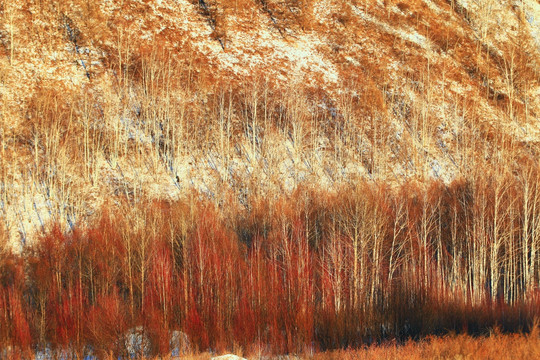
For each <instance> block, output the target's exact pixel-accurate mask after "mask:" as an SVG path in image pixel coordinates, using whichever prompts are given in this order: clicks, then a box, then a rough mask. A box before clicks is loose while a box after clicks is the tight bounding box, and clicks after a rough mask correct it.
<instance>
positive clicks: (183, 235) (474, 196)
mask: <svg viewBox="0 0 540 360" xmlns="http://www.w3.org/2000/svg"><path fill="white" fill-rule="evenodd" d="M529 175H530V174H529ZM531 176H532V175H531ZM482 179H483V180H481V179H479V180H474V181H470V182H465V181H462V182H455V183H453V184H451V185H449V186H446V185H444V184H442V183H439V182H433V183H432V184H431V185H430V186H429V187H428V188H427V189H426V188H424V187H418V186H415V185H414V184H406V185H403V186H401V187H400V188H397V189H395V188H390V187H388V186H386V185H384V184H374V183H360V184H358V185H357V186H355V187H354V188H347V189H344V190H343V191H340V192H336V193H327V192H324V191H315V190H311V189H303V190H299V191H297V192H296V193H295V194H293V195H291V196H290V197H287V198H281V199H277V200H268V199H252V200H251V202H250V203H248V204H246V207H245V208H236V207H233V206H232V205H228V204H213V203H212V202H211V201H210V200H198V199H193V198H192V199H186V200H184V201H178V202H174V203H170V202H156V201H153V202H147V203H143V204H133V203H128V202H125V203H121V204H114V205H113V204H109V205H106V206H104V208H103V209H102V213H101V216H100V219H99V221H98V222H96V223H94V224H93V226H91V227H90V228H88V229H80V230H77V229H76V230H74V231H72V232H70V233H63V232H61V231H60V230H59V228H58V227H53V228H52V229H51V230H50V231H48V232H47V233H46V234H44V235H43V236H42V237H41V238H40V240H39V241H37V242H36V243H35V244H33V245H31V246H27V247H26V248H25V249H24V250H23V252H22V253H20V254H15V253H6V255H5V256H3V257H2V260H1V262H0V347H1V348H4V349H11V350H10V351H12V352H13V353H14V354H15V353H20V354H24V353H25V352H28V351H34V350H35V349H37V348H40V347H44V346H48V347H52V348H53V349H54V348H59V349H71V350H72V351H74V352H75V353H79V354H84V353H87V352H88V351H89V349H92V352H93V353H94V354H98V355H99V354H101V355H103V356H105V355H107V354H111V353H112V354H116V355H122V354H126V352H127V351H128V349H127V348H126V342H125V335H126V334H127V333H128V331H129V329H133V328H138V329H142V331H143V333H144V334H145V336H146V337H147V338H148V339H149V342H150V347H149V351H150V353H151V354H167V353H169V351H170V343H169V339H170V337H171V334H172V333H173V331H175V330H178V331H182V332H183V333H184V334H185V335H186V338H187V339H189V344H187V345H186V346H187V348H189V350H190V351H206V350H209V349H210V350H213V351H218V352H219V351H226V350H231V349H243V350H242V351H243V352H244V353H247V354H257V353H259V354H260V353H265V354H271V353H309V352H311V351H325V350H329V349H346V348H356V347H360V346H363V345H365V344H373V343H378V342H381V341H384V340H388V339H395V340H396V341H398V342H401V341H403V340H406V339H409V338H413V339H419V338H421V337H423V336H427V335H442V334H445V333H448V332H457V333H461V332H466V333H469V334H484V333H485V332H486V331H488V329H490V328H494V327H499V328H500V329H501V330H502V331H503V332H519V331H529V329H530V327H531V326H532V324H533V321H534V319H535V317H537V316H538V315H539V309H540V292H539V288H538V284H539V281H540V277H539V270H540V269H539V256H538V251H539V250H540V249H539V239H540V234H538V232H537V229H538V226H539V224H540V214H538V211H537V210H536V209H537V208H536V205H537V204H538V205H540V194H539V193H538V191H537V187H538V185H540V182H538V177H536V176H533V177H529V178H527V179H528V180H527V181H529V182H528V185H527V186H529V188H528V189H529V190H528V191H527V192H524V191H522V189H523V179H522V180H521V182H518V181H517V180H513V179H514V178H512V177H508V178H501V177H491V178H490V177H489V176H488V177H483V178H482ZM485 179H487V180H485Z"/></svg>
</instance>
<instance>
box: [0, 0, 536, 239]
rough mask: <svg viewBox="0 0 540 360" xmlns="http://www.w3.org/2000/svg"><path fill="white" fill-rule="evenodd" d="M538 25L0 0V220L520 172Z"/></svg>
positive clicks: (376, 7)
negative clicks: (193, 195) (119, 199)
mask: <svg viewBox="0 0 540 360" xmlns="http://www.w3.org/2000/svg"><path fill="white" fill-rule="evenodd" d="M539 31H540V5H539V4H538V2H536V1H521V2H519V1H503V2H500V1H490V0H486V1H416V0H415V1H408V2H399V1H370V0H365V1H342V0H323V1H309V0H304V1H300V0H283V1H273V0H259V1H256V0H235V1H232V0H228V1H225V0H219V1H218V0H206V1H205V2H199V1H195V0H193V1H187V0H168V1H167V0H162V1H142V0H139V1H122V2H115V1H95V2H83V1H79V0H70V1H65V2H62V3H57V2H54V1H39V2H36V1H18V0H7V1H4V2H3V5H1V8H0V40H1V46H0V104H1V112H0V139H1V145H2V147H1V164H0V166H1V177H0V179H1V180H0V184H1V187H0V199H1V200H0V204H2V206H1V208H2V211H1V216H0V218H1V219H2V222H4V225H5V228H6V229H7V230H8V232H9V234H10V238H11V239H13V240H14V241H17V240H18V239H20V238H22V239H23V240H24V239H26V238H32V236H33V235H32V234H34V233H35V232H36V231H39V230H40V229H42V228H43V227H46V226H47V224H48V223H50V221H51V220H54V221H57V222H60V223H62V224H64V226H68V225H69V224H71V225H73V224H75V223H77V224H79V223H81V224H84V223H85V222H86V221H88V220H89V219H91V218H92V214H94V212H95V210H96V209H98V208H99V207H100V206H101V204H102V203H103V201H104V199H109V198H111V197H115V196H128V197H131V198H133V199H137V198H150V199H151V198H158V199H178V198H179V197H181V196H182V195H183V194H186V193H189V192H190V191H191V190H192V189H195V190H196V191H197V192H200V193H202V194H206V196H209V197H210V198H212V199H213V200H214V201H215V202H216V203H219V202H220V201H223V200H224V199H225V198H236V199H237V200H238V201H240V202H242V201H243V198H245V197H246V196H254V195H267V194H274V195H276V194H277V195H279V194H288V193H291V191H293V190H294V189H295V188H297V187H298V186H300V185H313V186H315V187H323V188H326V189H332V188H334V187H336V186H340V185H342V184H343V183H354V182H355V181H356V180H355V179H357V178H367V179H375V180H376V179H382V180H384V181H386V182H389V183H402V182H404V181H406V180H407V179H414V180H418V181H423V179H426V178H435V179H441V180H442V181H444V182H445V183H450V182H451V181H452V180H454V179H456V178H463V177H465V178H467V177H474V176H476V175H475V174H477V173H484V172H486V171H488V172H489V171H494V172H500V171H501V170H499V168H501V167H502V168H503V170H502V171H508V172H512V170H513V169H514V168H516V167H520V166H521V165H520V164H521V162H522V161H533V162H536V158H537V151H538V141H539V139H540V133H539V130H540V123H539V122H538V114H539V111H540V87H539V76H540V75H539V74H540V72H539V69H540V68H539V63H540V56H539V51H540V35H539ZM524 159H528V160H524ZM176 180H178V181H176ZM226 193H227V195H225V194H226ZM231 194H232V195H231ZM244 200H245V199H244Z"/></svg>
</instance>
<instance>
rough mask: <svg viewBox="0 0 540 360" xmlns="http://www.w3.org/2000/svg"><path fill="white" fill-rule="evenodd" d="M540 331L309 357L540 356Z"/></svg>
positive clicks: (330, 359) (376, 359)
mask: <svg viewBox="0 0 540 360" xmlns="http://www.w3.org/2000/svg"><path fill="white" fill-rule="evenodd" d="M539 357H540V338H539V337H538V332H536V333H534V334H529V335H518V334H513V335H503V334H500V333H499V334H494V335H491V336H488V337H476V338H475V337H471V336H468V335H458V336H445V337H430V338H428V339H425V340H422V341H409V342H407V343H406V344H403V345H397V344H393V343H390V344H382V345H373V346H370V347H367V348H365V349H362V350H340V351H334V352H326V353H318V354H315V355H314V356H309V357H306V358H309V359H314V360H338V359H339V360H353V359H354V360H370V359H373V360H379V359H388V360H389V359H403V360H421V359H422V360H424V359H439V360H443V359H456V360H457V359H471V360H472V359H486V360H487V359H531V360H533V359H538V358H539Z"/></svg>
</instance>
